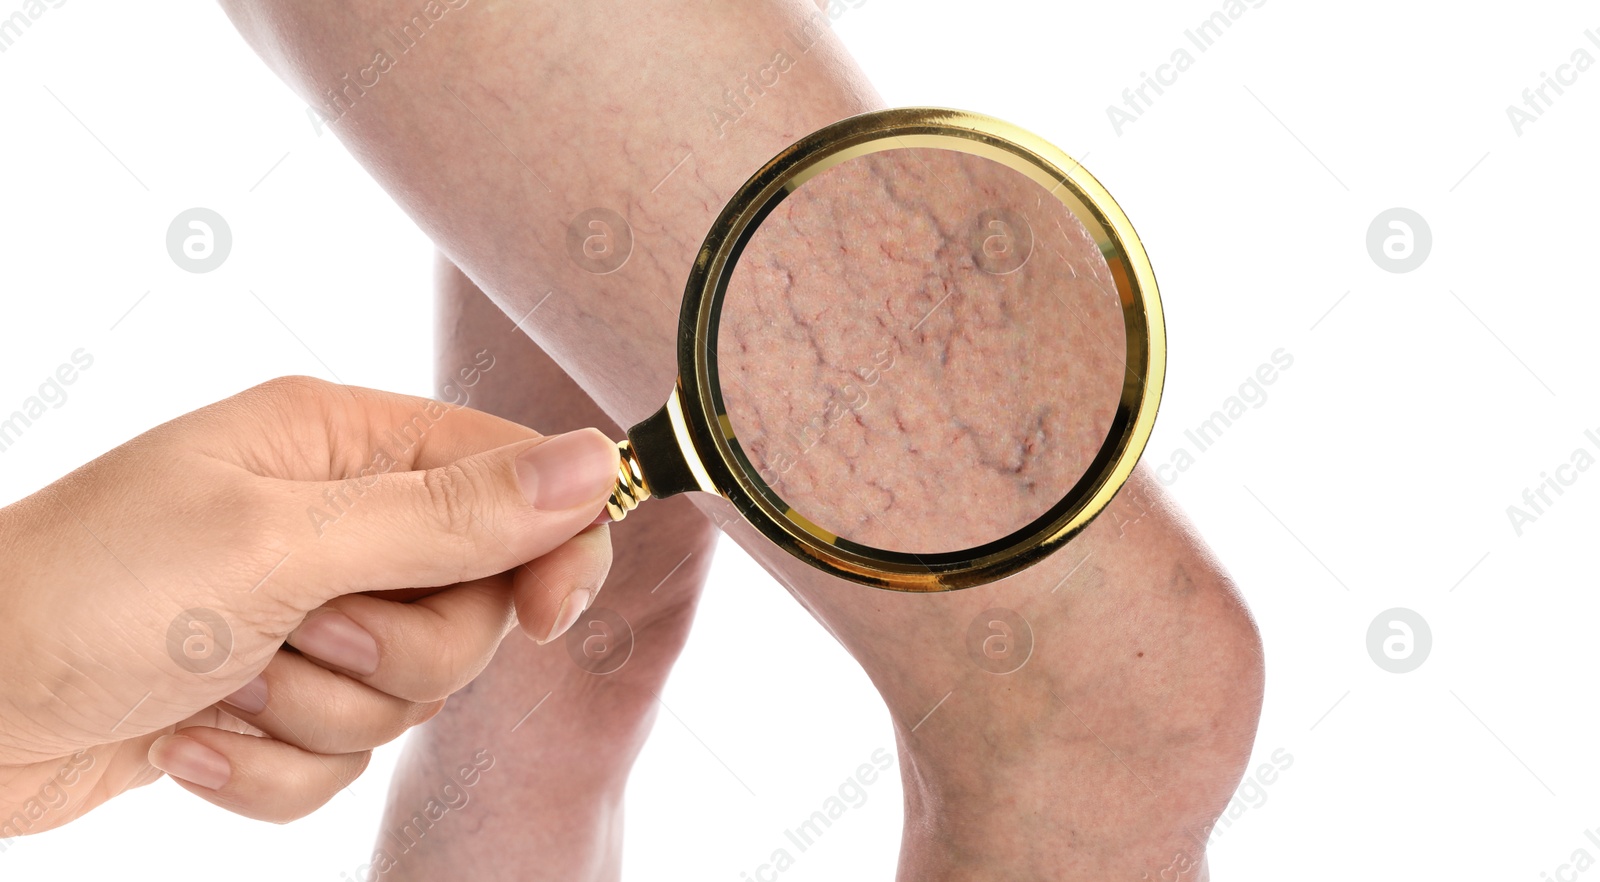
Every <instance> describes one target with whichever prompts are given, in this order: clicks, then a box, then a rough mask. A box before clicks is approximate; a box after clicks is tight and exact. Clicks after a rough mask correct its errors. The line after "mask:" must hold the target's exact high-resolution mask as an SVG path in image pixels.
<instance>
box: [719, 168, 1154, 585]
mask: <svg viewBox="0 0 1600 882" xmlns="http://www.w3.org/2000/svg"><path fill="white" fill-rule="evenodd" d="M734 260H735V263H734V266H733V269H732V271H731V273H729V274H728V275H727V287H726V293H725V296H724V297H723V299H722V302H721V306H720V314H719V315H718V316H717V320H716V323H715V331H714V333H715V339H714V358H715V361H714V377H715V378H716V390H715V391H716V394H717V395H719V396H720V403H719V405H718V406H719V409H721V410H722V411H723V412H725V413H726V423H725V428H726V429H727V433H728V435H729V436H730V443H731V445H732V447H733V450H734V452H735V459H736V460H737V467H738V468H741V469H743V471H744V477H745V478H746V479H747V481H749V482H750V484H752V485H753V486H754V487H755V488H756V490H757V492H759V493H761V494H762V495H763V496H765V497H766V498H767V499H768V500H769V501H771V502H772V503H773V504H774V506H775V507H776V508H777V509H778V510H779V511H782V512H786V514H785V517H787V518H788V519H789V520H790V522H791V523H792V524H794V525H796V526H798V527H799V528H800V529H804V530H806V531H807V532H810V533H812V534H813V535H816V536H819V537H823V538H829V537H836V538H837V539H840V540H844V541H845V542H847V543H853V544H854V545H858V546H864V547H867V548H872V549H882V550H885V551H890V552H899V553H904V554H912V555H916V554H943V553H947V552H956V551H961V550H966V549H975V548H978V547H980V546H984V545H986V544H988V543H994V542H998V541H1000V540H1002V539H1005V538H1006V537H1008V536H1012V535H1013V534H1016V533H1018V532H1019V531H1022V530H1025V529H1028V528H1029V527H1030V525H1034V524H1035V523H1036V522H1037V521H1039V519H1041V518H1043V517H1045V516H1046V515H1048V514H1049V513H1050V512H1051V511H1052V509H1055V508H1056V507H1057V506H1058V505H1059V504H1060V503H1062V501H1063V500H1064V499H1066V498H1068V496H1069V495H1070V494H1072V493H1073V492H1074V488H1075V487H1077V486H1078V485H1079V482H1080V481H1082V480H1084V478H1085V475H1088V474H1090V473H1091V472H1092V471H1094V468H1095V465H1096V461H1097V457H1102V451H1103V449H1104V448H1106V446H1107V440H1108V437H1110V436H1111V433H1112V432H1113V429H1114V423H1115V420H1116V418H1117V414H1118V407H1119V403H1121V402H1122V400H1123V395H1124V388H1125V386H1126V385H1127V384H1128V382H1129V371H1128V364H1127V353H1128V341H1127V338H1126V330H1125V327H1124V304H1123V303H1122V301H1121V299H1120V298H1119V296H1118V286H1117V284H1116V280H1115V278H1114V276H1113V273H1112V270H1111V267H1110V266H1109V265H1108V263H1107V261H1106V259H1105V258H1104V257H1103V256H1102V251H1101V248H1100V246H1099V245H1097V242H1096V239H1095V237H1094V236H1092V235H1091V234H1090V233H1089V232H1088V230H1087V229H1086V227H1085V225H1084V223H1083V222H1082V221H1081V220H1080V218H1079V217H1078V216H1077V215H1076V214H1075V213H1074V210H1073V208H1072V207H1071V204H1070V202H1069V200H1068V199H1067V198H1066V197H1065V195H1064V193H1063V192H1061V191H1060V190H1059V189H1058V190H1055V191H1052V190H1050V189H1047V188H1046V187H1045V186H1044V185H1042V184H1040V183H1038V182H1037V181H1036V180H1035V179H1033V178H1031V177H1030V176H1028V175H1025V174H1023V173H1022V172H1020V171H1018V170H1016V169H1014V168H1011V167H1008V166H1007V165H1004V164H1002V163H1000V162H997V161H995V160H993V159H989V158H987V157H984V156H980V155H975V154H973V153H968V152H962V151H958V150H949V149H942V148H935V147H894V148H889V149H881V150H876V151H875V152H869V153H865V154H864V155H856V156H853V157H851V158H848V159H844V160H842V161H839V162H836V163H834V164H831V165H829V166H828V167H826V168H824V169H822V170H820V171H817V172H815V173H814V174H811V175H809V176H807V177H805V178H804V180H803V182H802V183H800V184H799V185H798V186H797V187H795V188H793V190H792V192H789V193H788V194H787V195H786V196H785V197H783V198H782V199H781V201H779V202H777V204H776V205H774V206H772V207H771V209H770V211H768V212H767V214H766V215H765V217H764V218H763V219H762V220H761V222H760V224H759V225H758V226H756V227H755V228H754V229H753V231H752V232H750V233H749V234H748V237H747V240H746V241H745V242H744V243H743V247H742V249H740V250H739V251H738V253H737V254H736V256H735V257H734Z"/></svg>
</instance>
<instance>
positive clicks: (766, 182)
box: [665, 107, 1166, 592]
mask: <svg viewBox="0 0 1600 882" xmlns="http://www.w3.org/2000/svg"><path fill="white" fill-rule="evenodd" d="M904 147H933V148H941V149H949V150H957V151H960V152H964V153H969V154H975V155H979V156H983V157H986V158H989V159H992V160H995V161H997V162H1000V163H1002V164H1004V165H1006V166H1008V167H1010V168H1012V169H1014V170H1016V171H1019V172H1021V173H1023V174H1025V175H1027V176H1028V177H1030V178H1031V179H1033V180H1034V181H1035V182H1037V183H1038V184H1040V185H1041V186H1043V187H1044V188H1045V189H1046V190H1048V191H1049V192H1050V193H1051V195H1052V196H1054V197H1055V198H1057V199H1059V200H1060V201H1061V202H1062V204H1064V205H1066V206H1067V207H1068V208H1069V209H1071V210H1072V212H1073V213H1074V214H1075V215H1076V216H1077V217H1078V219H1079V220H1080V221H1081V222H1082V223H1083V225H1084V227H1085V228H1086V229H1087V230H1088V231H1089V233H1090V235H1091V236H1093V237H1094V239H1095V242H1096V244H1097V245H1098V246H1099V248H1100V252H1101V254H1102V256H1103V257H1104V258H1105V260H1106V263H1107V265H1108V266H1109V267H1110V268H1111V272H1112V277H1113V279H1114V281H1115V283H1116V287H1117V295H1118V298H1119V300H1120V301H1121V304H1122V311H1123V324H1124V328H1125V334H1124V337H1125V340H1126V343H1127V356H1126V362H1125V364H1126V368H1127V369H1126V371H1125V373H1124V384H1123V390H1122V395H1121V398H1120V400H1119V402H1118V405H1117V410H1116V413H1115V415H1114V417H1113V419H1112V423H1111V428H1110V430H1109V432H1108V433H1107V440H1106V443H1105V444H1103V445H1102V446H1101V449H1100V452H1099V454H1098V455H1097V456H1096V457H1095V459H1094V460H1093V461H1092V462H1091V464H1090V466H1089V469H1088V471H1087V472H1085V474H1084V476H1083V477H1082V478H1081V479H1080V480H1079V481H1078V483H1077V484H1076V485H1074V486H1073V488H1072V489H1071V490H1070V491H1069V492H1068V493H1067V495H1066V496H1065V497H1063V499H1062V500H1061V501H1060V502H1059V503H1057V504H1056V505H1055V506H1053V507H1052V508H1051V509H1050V510H1049V511H1047V512H1045V513H1044V514H1043V515H1041V516H1040V517H1038V518H1036V519H1035V520H1034V521H1032V522H1031V523H1029V524H1027V525H1026V526H1024V527H1022V528H1020V529H1018V530H1016V531H1014V532H1013V533H1011V534H1009V535H1007V536H1005V537H1002V538H1000V539H998V540H995V541H993V542H989V543H986V544H984V545H980V546H976V547H973V548H967V549H962V550H959V551H951V552H942V553H937V554H921V553H916V554H913V553H908V552H897V551H889V550H886V549H881V548H874V547H870V546H865V545H860V544H857V543H854V542H851V541H849V540H847V539H843V538H841V537H839V536H836V535H834V534H832V533H829V532H828V531H827V530H824V529H823V528H821V527H819V526H817V525H816V524H814V523H812V522H811V521H809V520H807V519H806V518H805V517H804V516H803V515H802V514H800V513H799V512H797V511H795V510H794V509H793V508H792V507H791V506H789V505H788V504H787V503H785V502H784V501H783V499H782V498H781V497H779V496H778V495H777V493H776V492H775V491H773V490H772V489H771V488H770V487H769V486H768V485H767V484H766V482H764V481H762V480H761V478H760V477H759V472H758V470H757V469H756V468H755V467H754V465H753V464H751V463H750V461H749V459H748V457H747V456H746V455H745V453H744V451H743V449H742V447H740V445H739V443H738V437H737V434H736V433H735V432H734V429H733V426H732V425H731V423H730V421H729V419H728V415H727V411H726V408H725V407H724V406H723V404H722V398H721V390H720V388H719V385H718V382H717V373H716V349H715V347H716V340H717V333H716V330H717V322H718V318H719V316H720V310H721V305H722V301H723V298H724V297H725V296H726V294H727V285H728V282H729V279H730V278H731V276H732V274H733V270H734V268H735V266H736V265H737V261H738V257H739V255H740V254H741V253H742V251H743V248H744V246H745V245H746V244H747V243H748V242H749V240H750V237H751V236H752V235H753V234H754V233H755V230H756V229H757V228H758V227H759V225H760V222H761V220H762V219H763V218H765V217H766V215H767V214H768V213H770V212H771V211H772V210H773V209H774V208H775V207H776V206H777V205H778V204H779V203H780V202H782V200H783V199H784V198H785V197H786V196H788V195H789V194H790V193H793V192H794V191H795V190H796V189H798V188H799V187H800V186H801V185H802V184H804V183H805V182H806V181H807V180H810V179H811V178H812V177H814V176H815V175H817V174H819V173H821V172H822V171H825V170H827V169H828V168H831V167H833V166H834V165H837V164H839V163H841V162H845V161H847V160H849V159H852V158H855V157H857V156H862V155H866V154H869V153H874V152H878V151H881V150H890V149H896V148H904ZM678 369H679V379H678V385H677V388H676V389H675V390H674V393H673V400H671V401H669V402H668V405H667V407H666V408H665V411H666V415H667V416H668V417H669V418H670V420H671V430H672V435H674V436H675V437H676V439H677V441H678V445H679V446H680V448H682V450H681V452H682V454H683V456H684V460H685V462H684V465H685V466H686V467H687V469H688V471H689V473H690V474H691V475H692V479H693V482H694V483H695V484H698V485H699V489H702V490H706V491H708V492H712V493H717V494H719V495H721V496H723V497H725V498H727V499H728V500H729V501H731V502H732V503H733V504H734V505H735V506H736V507H737V508H738V509H739V511H740V512H741V513H742V514H743V515H744V517H745V519H746V520H748V521H749V522H750V523H751V524H752V525H753V526H755V527H756V529H757V530H759V531H760V532H761V533H762V534H763V535H765V536H766V537H767V538H768V539H770V540H771V541H773V542H775V543H776V544H777V545H778V546H779V547H781V548H783V549H784V550H785V551H787V552H789V553H790V554H792V555H794V556H795V557H798V558H800V559H801V560H803V561H805V562H807V563H809V564H811V565H812V566H815V567H817V568H819V569H821V570H824V571H826V572H829V573H832V574H834V575H837V576H840V577H843V578H846V579H850V580H851V581H855V582H859V583H862V584H867V585H873V586H876V587H879V588H887V589H891V590H897V591H916V592H928V591H949V590H954V589H959V588H968V587H971V586H973V585H979V584H984V583H987V582H992V581H995V580H997V579H1000V578H1002V577H1004V576H1007V575H1010V574H1012V573H1015V572H1017V571H1019V570H1022V569H1024V568H1026V567H1028V566H1031V565H1032V564H1034V563H1037V562H1038V561H1039V560H1042V559H1043V558H1044V557H1045V556H1047V555H1049V554H1050V553H1051V552H1053V551H1055V550H1057V549H1058V548H1060V547H1061V546H1062V545H1064V544H1065V543H1066V542H1067V541H1068V540H1070V539H1071V538H1072V537H1073V536H1075V535H1077V533H1079V532H1080V531H1081V530H1083V528H1084V527H1086V526H1087V525H1088V524H1089V522H1090V521H1091V520H1093V519H1094V517H1095V516H1096V515H1098V514H1099V513H1100V512H1101V511H1103V510H1104V509H1105V507H1106V505H1108V504H1109V503H1110V502H1111V500H1112V498H1113V497H1115V496H1116V494H1117V492H1118V491H1119V490H1120V489H1121V488H1122V485H1123V484H1124V483H1126V481H1127V480H1128V477H1129V476H1130V475H1131V474H1132V473H1133V468H1134V466H1135V465H1136V464H1137V463H1138V461H1139V457H1140V456H1141V455H1142V454H1143V452H1144V449H1145V446H1146V444H1147V443H1148V442H1149V440H1150V433H1151V431H1152V430H1153V429H1154V427H1155V419H1156V411H1157V408H1158V406H1159V404H1160V401H1161V389H1162V385H1163V382H1164V380H1165V375H1166V331H1165V324H1164V321H1163V317H1162V311H1161V298H1160V294H1159V290H1158V288H1157V286H1156V279H1155V272H1154V270H1153V269H1152V268H1151V266H1150V261H1149V258H1148V257H1147V256H1146V254H1145V251H1144V246H1143V245H1142V244H1141V243H1140V241H1139V237H1138V235H1137V234H1136V233H1135V232H1134V229H1133V225H1132V224H1131V223H1130V222H1129V221H1128V218H1127V216H1126V215H1125V214H1123V212H1122V209H1121V208H1120V207H1119V206H1118V205H1117V203H1116V201H1115V200H1114V199H1112V198H1111V194H1110V193H1108V192H1107V191H1106V189H1105V188H1104V187H1102V186H1101V185H1100V182H1099V181H1097V180H1095V178H1094V176H1093V175H1091V174H1089V172H1088V171H1087V170H1086V169H1084V168H1083V166H1082V165H1080V164H1078V162H1077V161H1075V160H1074V159H1072V157H1070V156H1068V155H1067V154H1066V153H1065V152H1063V151H1062V150H1060V149H1059V148H1057V147H1055V146H1054V145H1052V144H1050V143H1049V142H1047V141H1045V140H1044V139H1043V138H1040V137H1038V136H1037V135H1034V134H1033V133H1031V132H1028V131H1026V130H1024V129H1022V128H1019V127H1017V126H1015V125H1012V124H1010V123H1007V122H1005V121H1003V120H999V119H995V118H993V117H989V116H984V115H982V114H978V113H972V112H969V111H963V110H952V109H947V108H933V107H907V108H895V109H890V110H881V111H874V112H871V113H866V114H862V115H860V116H855V117H851V118H849V119H845V120H841V121H840V122H837V123H834V124H833V125H830V126H828V127H826V128H823V129H820V130H818V131H816V132H814V133H812V134H811V135H808V136H807V137H805V138H803V139H801V140H800V141H797V142H796V143H794V144H793V145H791V146H790V147H788V148H787V149H785V150H784V151H783V152H781V153H779V154H778V155H777V156H775V157H773V159H772V160H771V161H769V162H768V163H767V164H766V165H765V166H763V167H762V168H761V169H760V170H759V171H757V172H756V173H755V174H754V175H753V176H751V178H750V179H749V180H748V181H746V182H745V183H744V185H743V186H741V187H740V188H739V190H738V192H736V193H734V195H733V197H732V198H731V199H730V200H729V201H728V204H727V205H726V206H724V208H723V210H722V213H721V214H720V215H719V216H718V218H717V220H716V222H715V223H713V224H712V226H711V229H710V231H709V232H708V233H707V234H706V238H705V242H704V243H703V244H702V246H701V248H700V253H699V255H698V256H697V258H696V260H695V263H694V266H693V268H692V269H691V271H690V274H689V280H688V284H687V286H686V289H685V294H684V302H683V311H682V313H681V316H680V320H679V331H678Z"/></svg>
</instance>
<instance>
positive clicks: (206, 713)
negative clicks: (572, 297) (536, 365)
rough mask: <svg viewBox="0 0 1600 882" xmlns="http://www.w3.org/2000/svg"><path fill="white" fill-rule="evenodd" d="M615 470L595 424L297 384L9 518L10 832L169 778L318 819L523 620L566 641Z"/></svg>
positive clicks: (40, 496)
mask: <svg viewBox="0 0 1600 882" xmlns="http://www.w3.org/2000/svg"><path fill="white" fill-rule="evenodd" d="M617 465H618V463H617V454H616V447H615V445H614V444H612V442H610V441H609V440H608V439H606V438H605V436H604V435H602V434H601V433H599V432H597V431H594V430H584V431H580V432H573V433H570V434H567V435H559V436H554V437H550V438H545V437H542V436H540V435H538V434H537V433H535V432H532V431H530V430H528V429H526V428H523V427H521V426H518V425H516V424H515V423H511V422H507V421H505V420H501V419H499V418H496V417H492V416H489V415H487V414H484V413H479V412H477V411H472V410H468V409H465V408H458V407H451V406H448V405H445V404H442V403H440V402H437V401H431V400H427V399H421V398H411V397H407V396H400V395H393V394H389V393H383V392H375V391H372V390H367V389H358V388H351V387H340V386H334V385H331V384H328V383H324V382H321V381H317V380H310V379H306V378H285V379H280V380H275V381H272V382H269V383H266V384H263V385H261V386H258V387H256V388H254V389H251V390H248V391H246V392H244V393H242V394H240V395H237V396H235V397H233V398H230V399H227V400H226V401H222V402H219V403H217V404H214V405H211V406H209V407H206V408H203V409H201V410H198V411H195V412H193V413H190V414H187V415H185V416H182V417H180V418H178V419H176V420H173V421H171V422H169V423H166V424H164V425H161V426H158V427H156V428H155V429H152V430H150V431H149V432H146V433H145V434H143V435H141V436H139V437H137V438H135V439H133V440H132V441H129V442H128V443H126V444H124V445H122V446H121V447H118V448H116V449H115V450H112V451H111V452H109V453H107V454H105V455H103V456H101V457H99V458H98V459H96V460H94V461H93V462H90V463H89V464H87V465H85V466H83V467H82V468H79V469H78V470H76V471H74V472H73V473H71V474H70V475H68V476H66V477H65V478H62V479H61V480H59V481H57V482H55V483H54V484H51V485H50V486H48V487H46V488H44V489H43V490H40V491H39V492H38V493H35V494H33V495H32V496H29V497H28V498H26V499H24V500H22V501H20V502H17V503H15V504H14V505H11V506H8V507H6V508H4V509H0V555H3V558H4V560H5V561H6V563H7V567H6V571H5V574H4V576H3V577H0V645H3V646H6V647H7V648H8V649H9V650H10V652H9V653H8V656H9V657H8V660H7V664H6V666H5V668H4V670H0V814H3V816H5V817H14V816H15V815H16V813H20V814H21V815H22V817H24V818H26V819H27V821H28V824H29V825H28V828H27V831H28V832H38V831H40V830H45V829H49V828H51V827H55V826H59V825H61V824H63V823H66V822H67V821H69V820H72V819H73V818H75V817H78V816H79V815H81V814H83V813H84V812H86V811H88V810H89V809H91V808H94V807H95V806H97V805H99V804H100V803H102V802H105V801H106V800H108V799H110V798H112V797H114V796H116V795H118V794H120V793H122V792H124V791H126V790H129V789H132V788H134V787H138V786H140V785H143V784H146V783H149V782H151V781H154V780H156V779H157V778H159V777H160V775H161V773H162V771H165V772H167V773H168V774H170V775H171V776H172V777H173V778H174V779H175V780H177V781H178V783H179V784H180V785H181V786H183V787H184V788H185V789H187V790H189V791H191V792H193V793H195V794H197V795H199V796H201V797H202V798H204V799H206V800H208V801H210V802H213V803H216V804H217V805H220V806H223V807H224V808H227V809H229V810H231V811H234V812H237V813H239V814H243V815H247V816H249V817H253V818H261V819H267V820H275V821H286V820H290V819H293V818H296V817H300V816H302V815H304V814H306V813H308V812H310V811H312V810H314V809H316V808H317V807H319V806H321V805H322V804H323V803H324V802H326V801H327V800H328V799H329V798H331V797H332V796H333V794H334V793H336V792H337V791H338V790H339V789H341V788H342V787H344V786H345V785H346V784H347V783H349V782H350V781H351V780H353V779H354V778H355V777H356V776H357V775H359V774H360V773H361V771H362V770H363V769H364V768H365V766H366V763H367V761H368V759H369V758H370V750H371V748H373V747H374V746H376V745H379V744H382V743H384V742H387V741H389V740H391V739H393V738H394V737H395V736H397V735H399V734H400V733H402V732H404V731H405V730H406V729H407V728H409V727H410V726H414V725H416V724H418V723H420V722H422V721H424V720H426V719H428V718H429V717H430V716H432V715H433V714H434V713H436V712H437V711H438V710H439V709H440V707H442V706H443V703H444V698H445V697H446V696H448V695H449V694H450V693H452V692H454V691H455V690H457V689H459V688H461V687H462V686H463V685H465V684H466V683H467V682H469V681H470V680H471V679H472V678H473V677H474V676H475V675H476V674H477V673H478V672H479V671H481V670H482V669H483V667H484V665H486V664H487V663H488V661H489V659H490V658H491V657H492V656H493V654H494V651H495V648H496V647H497V646H498V645H499V642H500V640H501V638H502V637H504V635H505V634H506V633H507V632H508V631H509V629H510V628H511V626H512V623H513V621H514V620H520V622H521V624H522V627H523V628H524V629H525V630H526V631H527V632H528V634H529V635H530V636H531V637H534V638H535V639H537V640H540V641H541V642H546V641H548V640H550V639H554V638H555V637H556V636H559V634H560V633H561V632H563V631H565V630H566V629H567V628H568V627H570V626H571V624H572V622H573V621H574V620H575V619H576V618H577V617H578V615H579V614H581V613H582V611H583V609H584V608H585V607H586V606H587V605H588V603H589V602H590V601H592V599H593V595H594V592H595V591H597V590H598V588H599V586H600V585H601V584H602V583H603V581H604V579H605V575H606V572H607V570H608V569H609V567H610V562H611V546H610V539H609V533H608V530H607V528H606V527H604V526H598V527H591V524H592V523H593V522H594V521H595V519H596V516H597V515H598V514H599V513H600V511H601V510H602V508H603V505H604V502H605V499H606V496H607V494H608V492H609V491H610V489H611V486H612V483H613V481H614V479H615V476H616V471H617ZM399 589H410V590H409V591H408V592H407V593H404V594H388V595H378V596H375V595H374V594H373V593H371V592H392V591H396V590H399ZM416 589H442V590H428V591H426V593H425V594H424V595H423V596H420V597H417V596H416V595H417V591H416ZM397 597H405V598H412V597H415V598H416V599H414V600H411V602H403V601H402V600H398V599H395V598H397Z"/></svg>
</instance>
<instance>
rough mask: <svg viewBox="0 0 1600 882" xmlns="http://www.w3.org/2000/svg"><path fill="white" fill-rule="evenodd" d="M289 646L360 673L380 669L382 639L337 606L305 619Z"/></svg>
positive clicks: (293, 635)
mask: <svg viewBox="0 0 1600 882" xmlns="http://www.w3.org/2000/svg"><path fill="white" fill-rule="evenodd" d="M289 645H290V646H293V647H294V648H295V649H298V650H300V652H301V653H302V654H304V655H309V656H312V657H313V658H317V659H320V660H322V661H325V662H327V663H328V664H330V665H333V666H334V667H336V668H344V669H345V670H347V671H354V672H356V673H357V674H362V675H366V674H371V673H374V672H376V671H377V670H378V641H377V640H374V639H373V637H372V635H371V634H368V633H367V630H366V629H365V628H363V627H361V626H360V625H358V624H356V623H355V620H353V619H351V618H350V617H349V616H347V615H345V614H344V613H342V612H339V611H338V610H336V609H330V610H327V611H326V612H323V613H320V614H318V615H314V616H312V617H310V618H308V619H306V620H305V621H304V622H302V623H301V624H300V627H298V628H296V629H295V631H294V633H293V634H290V635H289Z"/></svg>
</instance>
